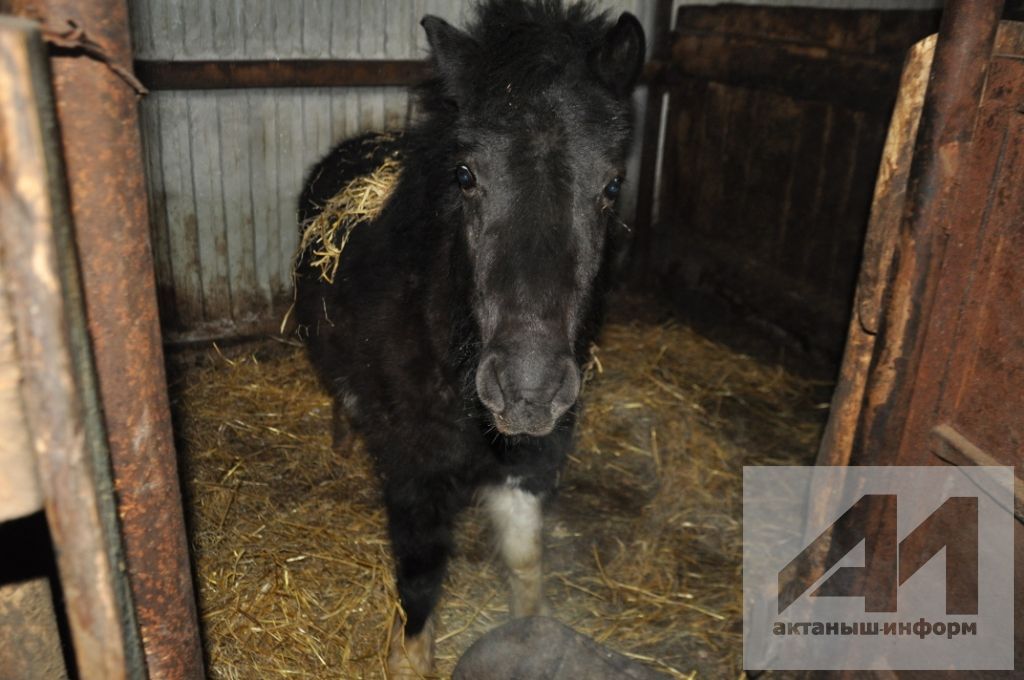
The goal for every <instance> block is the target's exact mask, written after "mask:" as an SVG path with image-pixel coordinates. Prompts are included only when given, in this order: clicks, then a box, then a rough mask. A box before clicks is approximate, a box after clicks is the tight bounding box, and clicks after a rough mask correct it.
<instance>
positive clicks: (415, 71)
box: [135, 59, 432, 90]
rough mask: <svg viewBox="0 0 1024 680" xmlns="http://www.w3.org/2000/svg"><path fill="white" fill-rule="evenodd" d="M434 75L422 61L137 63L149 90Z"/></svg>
mask: <svg viewBox="0 0 1024 680" xmlns="http://www.w3.org/2000/svg"><path fill="white" fill-rule="evenodd" d="M431 73H432V71H431V68H430V64H429V62H427V61H425V60H418V59H373V60H367V59H343V60H337V59H334V60H328V59H278V60H269V59H264V60H237V61H236V60H225V61H142V60H139V61H136V62H135V74H136V75H137V76H138V78H139V80H141V81H142V83H143V84H144V85H145V86H146V87H147V88H149V89H150V90H226V89H241V88H260V87H384V86H410V85H416V84H417V83H421V82H423V81H424V80H426V79H427V78H428V77H430V75H431Z"/></svg>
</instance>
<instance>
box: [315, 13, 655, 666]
mask: <svg viewBox="0 0 1024 680" xmlns="http://www.w3.org/2000/svg"><path fill="white" fill-rule="evenodd" d="M422 25H423V28H424V29H425V30H426V32H427V37H428V40H429V43H430V46H431V51H432V58H433V65H434V70H435V73H436V74H437V77H436V78H435V79H434V80H432V81H431V82H429V83H427V84H426V85H424V86H423V87H422V89H421V92H420V109H421V114H422V115H421V116H420V119H419V121H418V122H417V123H415V124H414V125H413V126H411V128H410V129H409V130H407V131H406V132H405V133H404V134H401V135H392V136H388V137H378V138H360V139H356V140H349V141H347V142H344V143H342V144H341V145H339V146H338V147H337V148H335V149H334V150H333V151H332V152H331V153H330V154H329V155H328V156H327V157H326V158H324V159H323V160H322V161H321V162H320V163H319V164H318V165H317V166H316V167H314V168H313V170H312V171H311V173H310V175H309V179H308V181H307V183H306V186H305V189H304V191H303V194H302V197H301V199H300V205H299V217H300V221H301V223H302V224H303V225H304V226H305V225H309V224H310V223H311V222H312V221H313V220H315V219H316V218H317V216H318V215H320V214H321V212H322V211H323V210H324V206H325V205H328V204H329V201H330V200H331V199H332V197H334V196H335V195H336V194H338V193H339V192H340V191H341V190H342V189H343V188H344V187H347V186H349V183H350V182H352V180H353V179H354V178H356V177H359V176H364V175H366V174H367V173H370V172H372V171H373V170H374V169H375V168H377V167H379V166H381V164H382V163H384V162H385V161H387V160H389V159H391V160H394V161H395V162H396V163H397V165H398V167H400V175H399V178H398V179H397V183H396V184H395V185H394V188H393V191H392V192H391V194H390V197H389V198H388V199H387V201H386V203H385V204H384V205H383V208H382V210H381V211H380V212H379V214H377V215H376V216H375V217H374V218H373V219H372V220H370V221H367V222H365V223H362V224H358V225H357V226H356V227H354V228H352V229H351V232H350V233H349V234H346V237H350V238H347V241H346V242H345V243H343V244H342V245H344V251H343V252H342V254H341V256H340V261H339V262H338V267H337V270H336V272H335V273H334V275H333V277H331V276H325V275H324V272H323V271H321V269H320V268H319V267H317V266H314V264H315V263H314V260H315V259H316V258H315V256H314V252H313V251H314V249H313V247H312V246H310V247H307V248H306V249H305V251H303V252H302V253H300V257H299V260H298V263H297V270H296V305H295V313H296V320H297V321H298V323H299V332H300V334H301V335H302V337H303V338H304V339H305V340H306V342H307V345H308V348H309V352H310V356H311V358H312V362H313V364H314V365H315V367H316V369H317V371H318V372H319V375H320V377H321V379H322V381H323V383H324V385H326V387H327V389H328V390H329V392H330V393H331V395H332V396H333V398H334V399H335V404H336V405H337V406H339V407H341V408H343V409H344V410H345V411H346V412H347V414H348V416H349V418H350V420H351V422H352V423H353V424H354V426H355V427H356V428H357V429H358V430H359V431H360V432H361V434H362V435H363V436H364V437H365V440H366V443H367V447H368V449H369V451H370V454H371V455H372V457H373V459H374V461H375V464H376V469H377V471H378V474H379V477H380V480H381V485H382V490H383V496H384V501H385V504H386V507H387V513H388V522H389V531H390V537H391V545H392V550H393V554H394V558H395V568H396V577H397V583H398V592H399V595H400V598H401V602H402V606H403V609H404V611H405V615H406V620H405V623H404V629H403V626H401V625H396V628H395V631H394V633H393V635H392V640H391V649H392V651H391V656H390V661H389V663H390V671H391V673H392V675H393V676H401V675H412V676H415V675H417V674H420V673H426V672H428V671H429V669H430V665H431V661H432V647H433V632H432V625H431V621H432V617H431V611H432V610H433V608H434V605H435V603H436V602H437V599H438V596H439V594H440V590H441V583H442V580H443V577H444V571H445V564H446V561H447V559H448V556H449V554H450V553H451V550H452V524H453V520H454V517H455V515H456V513H458V512H459V510H460V509H462V508H463V507H465V506H466V505H467V503H469V502H471V501H472V500H473V498H474V495H477V497H479V498H480V499H481V500H482V503H483V504H484V506H485V507H486V508H487V510H488V511H489V513H490V514H491V516H492V519H493V521H494V524H495V528H496V533H497V540H498V547H499V551H500V553H501V554H502V556H503V558H504V561H505V563H506V564H507V566H508V568H509V571H510V582H511V588H512V613H513V615H514V616H522V615H530V614H536V613H540V612H543V611H544V598H543V595H542V585H541V567H540V554H541V536H540V528H541V517H540V509H541V501H542V500H543V499H544V498H545V497H546V496H548V495H550V494H551V493H552V492H553V491H554V489H555V486H556V483H557V480H558V476H559V471H560V470H561V468H562V466H563V464H564V462H565V459H566V457H567V454H568V451H569V448H570V446H571V443H572V431H573V425H574V422H575V410H576V409H575V404H576V400H577V396H578V393H579V389H580V381H581V367H582V366H583V364H584V363H585V362H586V360H587V358H588V352H589V347H590V344H591V342H592V341H593V340H594V338H595V335H596V333H597V331H598V326H599V324H600V321H601V317H602V314H603V302H604V298H605V295H606V290H607V287H608V285H609V276H610V273H611V269H612V265H613V262H614V260H615V251H616V241H617V240H618V239H620V238H621V236H622V234H621V232H622V231H624V225H623V224H622V223H621V221H620V220H619V219H618V217H617V215H616V213H615V202H616V198H617V197H618V195H619V192H620V189H621V185H622V181H623V179H622V178H623V174H624V169H625V168H624V165H625V160H626V154H627V150H628V148H629V143H630V137H631V129H632V117H633V116H632V112H631V106H630V94H631V92H632V90H633V87H634V85H635V84H636V81H637V78H638V76H639V74H640V70H641V67H642V64H643V58H644V36H643V30H642V28H641V26H640V24H639V22H638V21H637V20H636V18H635V17H634V16H632V15H631V14H628V13H624V14H622V15H621V16H620V17H619V18H618V20H617V22H612V21H610V20H608V19H607V18H606V17H605V16H604V15H603V14H600V15H599V14H596V13H594V12H593V11H592V10H591V9H590V8H589V7H587V6H584V5H580V4H577V5H572V6H568V7H563V5H562V3H561V2H559V1H557V0H533V1H532V2H526V1H522V0H490V1H489V2H484V3H482V4H481V5H479V6H478V7H477V16H476V20H475V21H474V22H473V24H472V25H471V26H470V27H469V28H468V30H467V31H466V32H462V31H460V30H458V29H456V28H454V27H452V26H451V25H449V24H448V23H446V22H445V21H443V20H441V19H439V18H437V17H431V16H428V17H426V18H424V19H423V21H422ZM335 238H337V236H336V237H335ZM335 245H338V243H335ZM328 278H329V279H330V281H328V280H327V279H328Z"/></svg>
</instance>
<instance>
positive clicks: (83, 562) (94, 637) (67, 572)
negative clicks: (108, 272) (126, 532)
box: [0, 17, 143, 680]
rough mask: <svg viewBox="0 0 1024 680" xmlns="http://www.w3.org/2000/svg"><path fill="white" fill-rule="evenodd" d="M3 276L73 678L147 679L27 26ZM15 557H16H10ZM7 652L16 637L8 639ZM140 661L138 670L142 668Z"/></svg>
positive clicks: (9, 161) (1, 76)
mask: <svg viewBox="0 0 1024 680" xmlns="http://www.w3.org/2000/svg"><path fill="white" fill-rule="evenodd" d="M0 60H2V62H3V65H4V68H3V69H2V70H0V149H3V154H2V155H0V224H2V225H3V227H2V228H0V270H2V272H3V287H2V289H3V293H4V294H5V295H6V303H7V306H8V308H9V309H10V314H11V319H12V321H13V330H14V342H15V345H16V348H17V356H18V363H19V368H20V375H21V377H20V381H19V390H20V398H21V403H22V405H23V413H24V425H25V427H26V429H27V431H28V433H29V437H28V440H29V441H30V442H31V444H32V447H33V452H34V454H35V456H36V462H37V467H38V477H39V482H40V488H41V490H42V493H43V498H44V505H45V510H46V521H47V525H48V526H49V534H50V536H51V537H52V540H53V543H54V545H55V546H56V556H57V567H58V569H59V572H60V579H61V584H62V587H63V591H64V596H65V602H66V611H67V619H68V625H69V628H70V631H71V635H72V639H73V643H74V649H75V659H76V661H77V674H78V676H79V677H81V678H83V679H85V680H93V679H95V680H122V679H126V678H139V677H141V675H142V671H143V668H142V664H141V653H134V652H135V651H136V650H138V646H137V642H138V639H137V636H136V634H135V626H134V619H133V616H132V610H131V607H130V601H129V600H130V597H129V595H128V588H127V584H126V583H125V578H124V576H123V574H122V573H121V572H120V570H119V569H118V562H119V560H120V551H119V540H118V531H117V521H116V510H115V506H114V499H113V492H112V482H111V478H110V464H109V456H108V452H107V449H106V441H105V439H104V437H103V426H102V422H101V421H100V416H99V408H98V404H97V391H96V387H95V383H94V381H93V371H92V368H93V367H92V364H91V362H90V354H89V344H88V337H87V333H86V328H85V311H84V309H83V306H82V297H81V290H80V288H79V277H78V269H77V263H76V262H75V258H74V245H73V243H74V242H73V237H72V234H71V223H70V219H69V216H68V209H67V199H66V193H65V187H64V184H63V172H62V170H63V168H62V167H61V164H60V153H59V150H58V141H57V135H56V129H55V127H54V121H53V102H52V99H51V96H50V74H49V72H48V71H47V69H46V66H47V57H46V53H45V51H44V49H43V46H42V43H41V42H40V39H39V33H38V31H37V30H36V27H35V25H34V24H32V23H31V22H26V21H21V20H16V19H11V18H9V17H0ZM9 547H10V546H9ZM8 638H9V639H7V643H10V642H11V640H13V639H14V638H13V637H12V636H8ZM136 660H137V661H138V663H136V662H135V661H136Z"/></svg>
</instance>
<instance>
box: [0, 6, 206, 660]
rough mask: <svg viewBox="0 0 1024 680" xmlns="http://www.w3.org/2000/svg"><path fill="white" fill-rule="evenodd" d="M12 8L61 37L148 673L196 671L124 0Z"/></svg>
mask: <svg viewBox="0 0 1024 680" xmlns="http://www.w3.org/2000/svg"><path fill="white" fill-rule="evenodd" d="M11 4H12V5H13V7H14V9H15V11H16V12H17V13H18V14H21V15H23V16H26V17H29V18H33V19H37V20H40V21H41V22H42V23H43V25H44V27H45V28H46V29H48V31H49V35H50V36H51V37H52V36H54V35H57V34H61V35H59V36H58V39H57V40H56V44H57V45H58V46H59V50H58V51H56V52H55V53H54V54H53V57H52V58H51V69H52V72H53V86H54V91H55V97H56V106H57V115H58V122H59V126H60V139H61V142H62V145H63V150H64V157H65V163H66V168H67V179H68V188H69V193H70V204H71V213H72V217H73V218H74V223H75V227H76V233H75V238H76V241H77V246H78V249H79V257H80V260H81V270H82V282H83V288H84V294H85V303H86V309H87V315H88V322H89V333H90V336H91V339H92V342H93V348H94V353H95V361H96V370H97V374H98V382H99V391H100V397H101V399H102V410H103V414H104V417H105V424H106V428H107V435H108V439H109V444H110V456H111V461H112V465H113V470H114V480H115V487H116V492H117V497H118V500H119V506H118V510H119V515H120V520H121V527H122V531H123V537H124V546H125V558H126V562H127V569H128V574H129V579H130V583H131V589H132V595H133V599H134V605H135V608H136V610H135V611H136V616H137V619H138V624H139V628H140V631H141V636H142V642H143V648H144V651H145V659H146V664H147V666H148V670H149V674H150V677H152V678H175V679H176V678H201V677H203V662H202V653H201V648H200V642H199V633H198V625H197V617H196V607H195V599H194V596H193V588H192V579H191V572H190V568H189V559H188V548H187V540H186V536H185V527H184V518H183V513H182V507H181V492H180V488H179V482H178V470H177V462H176V457H175V451H174V444H173V439H172V433H171V419H170V409H169V403H168V396H167V385H166V377H165V375H164V360H163V349H162V346H161V339H160V326H159V321H158V315H157V305H156V284H155V278H154V269H153V260H152V254H151V249H150V236H149V216H148V210H147V200H146V189H145V176H144V171H143V163H142V151H141V138H140V132H139V122H138V101H137V96H136V95H137V90H136V89H135V88H134V87H133V85H132V82H131V80H132V79H131V77H130V67H131V63H132V51H131V40H130V36H129V29H128V10H127V6H126V3H125V1H124V0H11ZM69 22H71V23H69ZM69 29H71V30H69ZM126 76H127V77H126Z"/></svg>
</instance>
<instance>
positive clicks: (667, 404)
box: [172, 304, 828, 680]
mask: <svg viewBox="0 0 1024 680" xmlns="http://www.w3.org/2000/svg"><path fill="white" fill-rule="evenodd" d="M620 306H621V307H627V306H629V307H632V306H633V305H632V304H629V305H620ZM595 356H596V360H595V361H594V362H592V363H593V365H592V367H591V370H590V373H591V378H590V380H589V381H588V382H587V384H586V386H585V389H584V394H583V400H584V402H585V410H584V416H583V419H582V422H581V425H580V428H579V435H578V444H577V447H576V452H575V454H574V455H573V456H572V457H571V459H570V463H569V466H568V469H567V470H566V473H565V475H564V477H563V480H562V493H561V494H560V496H559V497H558V498H557V499H556V500H555V501H554V503H553V504H552V506H551V508H550V512H549V514H548V517H547V532H546V541H545V550H546V556H545V557H546V563H547V595H548V597H549V599H550V600H551V602H552V604H553V607H554V611H555V615H556V616H557V617H558V618H559V619H561V620H562V621H563V622H565V623H568V624H569V625H571V626H573V627H575V628H576V629H578V630H580V631H582V632H584V633H586V634H588V635H591V636H593V637H594V638H595V639H597V640H598V641H600V642H603V643H605V644H607V645H609V646H610V647H612V648H614V649H616V650H617V651H620V652H623V653H625V654H627V655H629V656H631V657H633V658H635V659H639V660H641V661H643V662H645V663H647V664H650V665H651V666H652V667H653V668H655V669H657V670H660V671H662V672H664V673H666V674H668V675H669V676H670V677H676V678H684V677H685V678H696V677H715V678H718V677H721V678H736V677H738V676H740V674H741V665H740V656H741V644H740V641H741V614H742V602H741V596H740V587H741V580H740V577H741V574H740V565H741V542H740V541H741V525H740V518H741V507H740V499H741V491H742V490H741V475H742V466H743V465H750V464H802V463H806V462H808V461H810V460H811V459H812V458H813V455H814V449H815V446H816V442H817V439H818V437H819V434H820V429H821V425H822V422H823V420H824V415H825V411H824V410H823V408H822V406H823V404H822V403H821V402H822V400H823V399H825V398H827V394H828V386H827V385H823V384H821V383H814V382H811V381H808V380H805V379H802V378H799V377H797V376H794V375H792V374H790V373H787V372H786V371H784V370H783V369H781V368H778V367H775V366H772V365H767V364H764V363H759V362H758V361H756V360H754V359H752V358H750V357H748V356H745V355H743V354H740V353H737V352H735V351H733V350H730V349H728V348H726V347H725V346H723V345H721V344H718V343H716V342H713V341H711V340H709V339H708V338H706V337H703V336H701V335H700V334H698V333H696V332H695V331H694V330H692V329H691V328H689V327H687V326H684V325H679V324H673V323H665V322H658V321H656V320H654V319H647V320H637V319H635V318H634V319H632V320H630V319H626V318H624V317H622V316H621V315H619V319H618V320H615V319H613V321H612V323H610V324H609V326H608V327H607V328H606V331H605V333H604V334H603V336H602V340H601V343H600V347H599V348H598V349H597V351H596V353H595ZM172 360H173V361H172V375H174V376H175V382H174V389H173V394H174V402H175V408H176V416H177V419H178V423H177V425H178V432H179V436H180V442H179V445H180V447H181V452H182V456H183V465H184V476H185V481H186V491H187V494H188V496H189V499H188V503H187V508H188V510H187V512H188V513H189V521H190V525H191V532H192V543H193V548H194V555H195V560H196V568H197V581H198V591H199V596H200V608H201V616H202V622H203V626H204V635H205V640H206V645H207V650H208V655H209V665H210V669H209V672H210V674H211V676H212V677H216V678H238V679H246V680H248V679H250V678H321V677H344V678H380V677H383V668H384V659H385V649H384V647H385V641H386V639H387V634H388V631H389V629H390V625H391V621H392V617H393V616H395V615H396V608H397V603H396V598H395V592H394V588H393V585H392V576H391V562H390V557H389V553H388V547H387V542H386V537H385V529H384V516H383V512H382V509H381V506H380V504H379V503H378V499H377V492H376V490H375V487H374V483H373V477H372V474H371V472H370V467H369V464H368V460H367V457H366V454H365V451H364V450H363V447H362V444H361V442H360V440H359V439H358V437H351V438H348V439H346V441H345V443H344V444H343V445H341V446H339V447H338V449H337V450H335V449H333V448H332V445H331V431H332V428H331V405H330V402H329V400H328V399H327V397H326V396H325V395H324V394H323V393H322V392H321V391H320V390H319V389H318V387H317V385H316V382H315V380H314V377H313V374H312V372H311V369H310V368H309V366H308V364H307V362H306V359H305V356H304V354H303V353H302V351H301V350H300V349H299V348H297V347H294V346H291V345H289V344H285V343H281V342H274V341H267V342H266V343H261V344H252V345H246V346H240V347H235V348H232V350H230V351H228V350H223V351H222V350H220V349H217V348H213V349H210V350H205V351H199V352H197V351H194V350H193V351H191V352H187V353H179V354H178V355H176V356H174V357H172ZM458 545H459V551H460V552H459V554H458V555H457V556H456V558H455V559H454V561H453V563H452V566H451V571H450V576H449V578H448V583H447V590H446V595H445V597H444V599H443V601H442V603H441V605H440V610H439V611H440V615H441V619H440V626H439V632H438V636H439V639H438V642H439V644H438V662H437V670H438V674H439V676H440V677H448V676H449V675H450V673H451V670H452V668H453V667H454V665H455V663H456V661H457V660H458V657H459V655H460V654H461V653H462V652H463V651H464V650H465V649H466V648H467V647H468V646H469V645H470V644H471V643H472V642H473V640H475V639H476V638H477V637H478V636H479V635H480V634H481V633H482V632H484V631H486V630H488V629H490V628H492V627H494V626H496V625H498V624H500V623H501V622H503V621H505V620H507V616H508V614H507V611H508V609H507V589H506V587H505V584H504V577H503V575H502V572H501V568H500V565H499V560H498V559H497V558H496V556H495V555H494V551H493V549H492V547H491V544H490V542H489V536H488V532H487V529H486V526H485V524H484V522H483V521H482V517H481V516H480V513H479V512H478V511H476V510H475V509H474V510H471V511H469V512H467V513H466V516H465V518H464V521H463V522H462V526H461V527H460V530H459V537H458Z"/></svg>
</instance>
